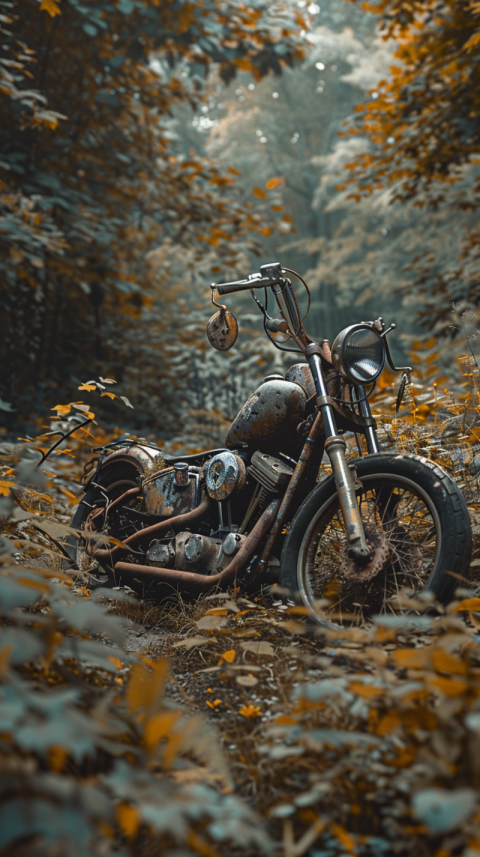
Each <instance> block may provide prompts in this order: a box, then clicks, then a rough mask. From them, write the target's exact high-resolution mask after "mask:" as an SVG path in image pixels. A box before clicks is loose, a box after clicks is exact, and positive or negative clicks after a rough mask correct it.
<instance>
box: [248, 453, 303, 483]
mask: <svg viewBox="0 0 480 857" xmlns="http://www.w3.org/2000/svg"><path fill="white" fill-rule="evenodd" d="M248 474H249V476H253V478H254V479H256V480H257V482H259V483H260V485H263V487H264V488H266V489H267V491H270V492H271V493H272V494H273V493H275V492H276V491H279V490H280V489H281V488H285V487H286V486H287V485H288V483H289V482H290V479H291V478H292V474H293V470H292V468H291V467H289V466H288V464H285V462H284V461H280V459H279V458H274V456H273V455H267V454H266V453H264V452H259V451H258V450H257V452H254V453H253V455H252V463H251V464H250V467H249V468H248Z"/></svg>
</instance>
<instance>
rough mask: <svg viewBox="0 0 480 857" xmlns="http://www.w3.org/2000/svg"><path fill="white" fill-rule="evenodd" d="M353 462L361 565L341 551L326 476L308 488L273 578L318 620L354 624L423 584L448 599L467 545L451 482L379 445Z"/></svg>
mask: <svg viewBox="0 0 480 857" xmlns="http://www.w3.org/2000/svg"><path fill="white" fill-rule="evenodd" d="M354 463H355V466H356V468H357V475H358V479H359V481H360V483H361V487H359V488H358V491H357V501H358V504H359V508H360V512H361V516H362V520H363V524H364V528H365V535H366V538H367V542H368V543H369V545H370V547H371V548H372V558H371V560H370V561H369V563H368V564H367V565H363V566H361V565H358V564H357V563H356V562H354V561H353V560H352V559H350V557H349V556H348V543H347V540H346V536H345V530H344V526H343V519H342V513H341V510H340V504H339V502H338V496H337V493H336V491H335V484H334V481H333V477H330V478H328V479H326V480H325V481H324V482H322V483H321V484H320V485H318V486H317V487H316V488H315V489H314V490H313V491H312V492H311V494H310V495H309V496H308V497H307V498H306V500H305V501H304V503H303V504H302V506H301V507H300V509H299V510H298V512H297V514H296V516H295V518H294V520H293V522H292V525H291V527H290V531H289V533H288V535H287V538H286V541H285V545H284V548H283V551H282V557H281V572H280V583H281V584H282V585H283V586H286V587H288V588H289V589H290V590H291V591H292V592H298V593H299V594H300V597H301V599H302V601H303V603H304V604H305V605H306V606H307V607H308V608H309V610H310V611H311V613H312V614H313V617H314V618H315V619H316V620H317V621H319V622H320V623H325V622H327V623H335V624H339V625H345V624H352V623H354V624H360V623H361V622H363V621H364V620H365V619H368V617H369V616H371V615H373V614H378V613H394V612H396V608H395V606H394V605H393V604H392V597H393V596H395V595H396V594H398V593H399V592H400V591H401V590H405V589H407V590H410V591H411V592H412V594H414V593H419V592H421V591H422V590H429V591H430V592H432V593H433V594H434V595H435V597H436V598H438V599H439V600H440V601H441V602H443V603H446V602H448V601H449V600H450V598H451V597H452V595H453V592H454V590H455V587H456V586H458V585H459V582H461V579H462V578H467V577H468V573H469V566H470V557H471V550H472V535H471V526H470V517H469V513H468V509H467V505H466V503H465V500H464V498H463V496H462V494H461V492H460V490H459V488H458V487H457V485H456V484H455V483H454V482H453V481H452V479H451V478H450V477H449V476H448V475H447V474H446V473H444V472H443V471H442V470H441V469H440V468H439V467H437V466H436V465H434V464H433V463H432V462H429V461H427V460H426V459H424V458H420V457H419V456H415V455H408V454H383V453H382V454H375V455H368V456H365V457H364V458H361V459H356V461H355V462H354ZM459 578H460V581H459Z"/></svg>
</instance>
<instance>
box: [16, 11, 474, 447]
mask: <svg viewBox="0 0 480 857" xmlns="http://www.w3.org/2000/svg"><path fill="white" fill-rule="evenodd" d="M461 5H462V10H463V11H462V10H460V9H459V4H455V3H452V2H445V3H441V4H430V3H427V4H426V6H425V4H404V3H402V2H399V0H397V2H382V3H379V4H377V5H373V6H372V5H370V6H369V4H365V3H364V4H355V3H351V2H346V0H328V2H325V0H324V2H323V3H322V5H321V6H320V5H318V4H317V3H316V2H312V3H310V4H309V5H308V4H307V3H306V2H305V0H298V2H293V0H292V2H290V3H286V4H282V5H280V6H269V7H267V6H266V5H264V4H263V2H261V0H257V2H255V3H252V4H250V6H248V7H243V6H238V4H235V3H234V4H233V5H229V3H228V2H224V3H221V4H219V3H217V2H214V1H213V0H212V1H211V2H209V3H208V2H205V3H204V4H203V6H199V5H196V4H194V3H191V2H189V1H188V0H186V2H181V0H176V2H174V3H169V4H166V5H165V4H163V3H162V2H160V0H156V2H154V0H152V2H151V3H144V2H139V0H118V2H113V0H109V2H107V1H106V0H105V2H100V3H98V2H96V3H93V2H92V3H89V2H85V3H83V2H79V0H78V2H77V0H62V2H59V0H42V2H40V3H39V2H37V0H27V2H22V3H21V4H20V3H16V2H6V0H2V3H1V12H2V18H1V27H2V43H3V47H2V54H1V58H0V76H1V78H0V80H1V86H0V92H1V99H2V108H1V109H2V119H1V124H0V170H1V185H0V206H1V217H0V278H1V286H2V306H3V309H2V328H3V333H2V337H1V342H0V349H1V359H2V364H3V367H4V368H3V372H2V376H1V379H0V396H1V399H2V405H1V411H0V419H1V423H2V425H3V427H4V429H3V430H4V431H7V432H8V433H9V434H12V433H13V434H15V433H18V431H21V432H23V433H25V432H29V433H32V431H33V429H34V427H35V425H36V423H37V422H38V419H39V418H40V416H41V414H44V413H45V412H47V411H48V410H49V409H50V408H52V407H53V406H54V405H55V404H56V402H57V401H63V400H67V401H69V400H71V399H72V398H73V394H74V391H75V390H76V388H77V387H78V384H79V383H80V382H81V381H85V380H87V379H88V378H90V377H97V376H98V375H99V374H100V375H103V376H107V377H111V378H114V379H115V380H116V381H117V382H119V384H120V388H121V393H122V394H123V395H125V396H127V397H128V398H129V400H130V401H131V402H132V404H133V406H134V410H132V411H129V412H128V414H129V415H128V420H127V417H126V415H125V412H124V411H122V413H121V415H120V411H119V410H118V408H117V407H116V405H115V403H111V402H110V401H109V400H108V404H107V405H105V406H104V409H103V418H104V419H105V420H106V421H107V422H108V423H110V424H114V423H115V422H117V423H118V422H119V421H121V420H122V419H123V421H124V422H125V421H126V420H127V422H128V423H129V427H131V428H133V429H136V430H138V431H139V432H140V433H142V432H143V433H145V432H148V433H153V434H155V435H156V436H157V437H158V438H162V437H171V436H172V432H173V433H175V431H176V429H177V427H178V419H179V417H180V416H181V415H183V416H184V415H185V414H186V413H188V412H192V411H193V412H197V411H200V410H202V409H204V410H205V409H206V410H207V411H208V412H209V413H211V412H212V410H215V411H218V412H219V413H221V414H222V415H223V416H224V417H227V418H228V417H232V416H233V415H234V413H235V412H236V410H237V408H238V406H239V404H240V403H241V401H242V400H244V398H245V397H246V395H247V394H248V393H249V392H251V390H252V389H253V388H254V385H255V382H256V379H257V378H258V377H261V376H262V375H264V374H265V373H266V371H267V370H270V369H271V368H273V367H274V368H277V369H278V368H280V366H281V364H280V363H279V362H278V361H279V360H281V358H280V357H279V356H278V354H273V353H272V351H273V349H272V348H271V346H270V345H269V344H268V343H267V342H266V341H264V338H263V334H262V333H261V328H260V319H259V317H258V316H255V315H254V314H253V305H250V304H249V302H248V301H249V299H248V298H244V297H242V298H239V297H238V296H236V297H235V300H234V301H233V300H232V299H231V300H230V308H231V309H236V310H238V313H237V314H238V315H239V316H240V324H241V335H240V338H239V340H238V343H237V345H236V347H235V349H234V350H233V351H232V352H230V353H229V354H228V355H225V354H222V355H220V356H219V355H218V354H216V353H212V350H211V349H209V348H207V343H206V339H205V335H204V326H205V323H206V321H207V320H208V318H209V316H210V289H209V284H210V282H211V281H212V280H217V281H221V280H222V279H232V278H234V277H237V276H243V275H245V274H247V273H249V272H250V271H253V270H256V269H257V266H258V264H259V263H261V262H265V261H271V260H277V259H278V260H280V261H281V262H282V263H283V264H284V265H286V266H288V267H291V268H293V269H295V270H298V271H299V272H300V273H302V274H303V275H304V276H306V278H307V280H308V282H309V284H310V285H311V287H312V297H313V303H312V310H311V315H310V319H309V328H310V330H311V331H312V332H313V334H314V335H315V334H316V335H318V336H320V337H324V336H328V337H329V338H330V339H332V338H333V337H334V335H335V334H336V332H338V330H339V329H340V328H341V327H342V326H344V325H345V324H346V323H348V322H353V321H358V320H361V319H362V318H370V317H375V316H376V315H378V314H382V315H383V316H384V317H385V318H386V320H387V321H389V322H390V321H391V320H393V319H394V320H395V321H396V323H397V325H398V327H399V331H398V333H399V335H396V336H395V343H394V350H395V349H396V355H397V356H398V357H400V356H401V355H402V350H403V351H404V350H405V349H408V347H409V342H410V341H411V339H412V338H413V337H414V336H416V335H418V334H422V335H423V334H425V335H428V336H430V335H431V333H432V332H433V333H434V334H435V336H437V337H443V338H444V340H445V343H444V344H449V348H448V349H447V350H445V348H443V349H442V354H443V360H444V363H445V366H446V367H447V369H448V370H449V372H450V374H453V375H455V372H456V371H457V370H456V367H455V363H454V360H453V355H454V353H455V352H456V346H455V342H456V340H458V336H456V334H457V333H458V329H459V328H461V327H462V324H461V314H462V312H463V311H464V310H465V309H466V308H468V307H473V308H475V307H476V304H477V293H478V285H477V281H478V278H477V274H476V257H477V252H476V247H477V237H478V236H477V233H476V231H475V230H476V228H477V227H476V207H477V186H476V184H475V182H476V179H477V172H478V168H477V167H476V166H475V147H476V140H477V136H478V120H477V113H478V95H477V92H476V87H475V80H476V78H477V75H478V71H477V62H478V60H477V42H476V32H477V30H476V28H477V26H478V18H477V14H478V10H477V9H476V6H475V4H470V6H468V11H467V6H465V9H464V8H463V7H464V4H461ZM417 6H418V10H419V14H420V19H421V22H422V26H423V30H422V29H421V28H420V29H419V27H418V26H416V29H415V28H413V29H412V30H410V29H409V27H410V23H411V20H412V14H413V11H412V10H413V9H414V7H415V8H416V7H417ZM424 7H425V8H424ZM374 12H376V13H377V14H373V13H374ZM415 40H416V41H415ZM432 45H433V48H432ZM395 51H397V53H398V56H397V58H394V57H393V55H394V53H395ZM402 52H403V53H402ZM398 57H400V59H399V58H398ZM395 63H396V64H397V65H395ZM392 69H393V70H392ZM280 72H281V73H280ZM433 100H434V101H435V105H436V106H435V107H434V108H432V103H433ZM362 105H364V107H363V108H362ZM452 302H455V306H456V313H454V314H453V315H452ZM469 332H470V333H471V334H472V341H473V338H474V337H475V324H474V323H473V324H472V323H470V327H469ZM460 339H461V343H460V345H459V348H460V350H463V351H464V350H465V346H466V343H465V341H464V336H461V337H460ZM452 342H453V347H452ZM440 368H442V367H440ZM104 402H105V399H104ZM197 416H198V415H197ZM198 418H200V417H199V416H198ZM192 419H193V422H195V420H196V419H197V417H195V415H194V416H193V418H192Z"/></svg>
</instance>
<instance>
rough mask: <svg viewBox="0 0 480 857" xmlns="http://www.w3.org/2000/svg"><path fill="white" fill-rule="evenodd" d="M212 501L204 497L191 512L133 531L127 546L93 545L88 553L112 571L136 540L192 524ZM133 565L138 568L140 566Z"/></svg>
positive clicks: (88, 549) (206, 510)
mask: <svg viewBox="0 0 480 857" xmlns="http://www.w3.org/2000/svg"><path fill="white" fill-rule="evenodd" d="M132 490H133V489H132ZM210 502H211V501H210V497H204V498H203V500H202V502H201V503H200V505H199V506H197V508H196V509H192V511H190V512H185V514H183V515H176V516H175V517H174V518H167V519H166V520H165V521H159V522H158V524H152V526H151V527H145V529H144V530H137V532H136V533H133V534H132V535H131V536H128V538H126V539H124V542H123V544H124V545H125V546H126V547H125V548H121V547H120V546H119V545H115V546H114V547H113V548H112V549H111V550H107V549H105V548H99V549H98V550H95V546H94V545H92V546H87V553H89V554H90V556H92V557H93V558H94V559H96V560H98V562H99V563H100V565H102V566H103V565H105V564H106V565H108V566H109V569H108V570H109V572H110V573H111V572H112V569H113V567H114V562H115V557H116V558H118V556H119V555H120V554H122V553H126V552H128V548H130V547H133V545H134V544H135V542H137V541H139V540H140V539H141V540H143V539H151V538H152V537H153V536H156V537H158V536H159V535H161V534H162V532H163V531H164V530H167V531H168V530H170V529H172V528H174V527H179V528H182V527H189V526H191V525H192V524H193V523H194V522H195V521H196V520H197V518H201V517H202V515H204V514H205V513H206V512H208V509H209V507H210ZM112 505H113V504H112ZM133 567H134V568H137V567H139V566H133ZM142 567H143V566H142Z"/></svg>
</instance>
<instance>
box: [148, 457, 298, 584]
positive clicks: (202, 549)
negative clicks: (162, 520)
mask: <svg viewBox="0 0 480 857" xmlns="http://www.w3.org/2000/svg"><path fill="white" fill-rule="evenodd" d="M292 473H293V469H292V468H291V467H289V466H288V465H287V464H286V463H285V462H283V461H281V460H280V459H278V458H275V457H274V456H272V455H267V454H266V453H263V452H260V451H257V452H254V453H253V455H252V458H251V463H250V466H249V467H248V478H249V479H250V478H251V479H253V480H255V482H256V483H257V488H256V490H255V491H254V492H253V495H252V499H251V501H250V505H249V507H248V510H247V513H246V515H245V517H244V520H243V521H242V522H240V521H238V522H237V523H238V524H240V523H241V524H242V526H241V527H240V529H241V530H242V531H243V530H245V529H247V526H248V523H249V521H250V519H251V517H252V515H253V513H254V511H255V509H256V508H258V509H263V508H264V507H265V504H266V503H267V502H269V498H270V497H271V496H272V495H273V494H276V493H278V492H279V491H282V490H284V489H285V487H286V486H287V485H288V483H289V481H290V479H291V476H292ZM246 479H247V468H246V467H245V464H244V462H243V460H242V459H241V458H240V457H239V456H238V455H235V454H234V453H233V452H229V451H226V450H225V451H224V452H220V453H217V454H216V455H214V456H213V457H212V458H211V459H210V460H209V461H207V462H206V464H205V465H204V466H203V468H202V469H201V468H200V467H195V466H192V465H187V464H182V463H178V464H175V465H174V466H173V467H169V468H165V469H164V470H162V471H160V472H157V473H156V474H153V475H152V476H150V477H148V478H147V479H146V480H145V482H144V484H143V489H144V497H145V506H146V509H147V511H148V512H149V514H156V515H162V516H164V517H170V516H174V515H180V514H184V513H185V512H188V511H190V510H191V509H195V508H196V507H197V506H198V504H199V502H200V498H201V489H202V485H203V480H205V483H204V484H205V488H206V490H207V494H208V495H209V496H210V497H211V498H212V500H215V501H216V502H217V503H219V505H220V504H221V501H223V500H227V499H228V498H230V497H231V496H232V495H233V494H234V493H237V492H239V491H240V490H241V489H242V488H243V486H244V485H245V482H246ZM231 529H232V531H231V532H228V528H227V529H225V528H224V529H223V532H222V527H220V529H219V530H218V532H213V531H212V533H213V534H212V535H209V536H207V535H204V534H200V533H191V532H181V533H178V534H177V535H176V536H175V537H174V538H170V539H169V540H162V541H154V542H152V544H151V545H150V547H149V549H148V551H147V555H146V559H147V563H148V564H149V565H152V566H157V567H158V568H175V569H177V570H179V571H191V572H196V573H200V574H216V573H217V572H219V571H222V570H223V569H224V568H226V567H227V565H229V563H230V562H231V561H232V559H233V557H234V556H235V554H236V553H237V552H238V551H239V550H240V548H241V547H242V545H243V544H244V542H245V541H246V539H247V535H244V534H243V532H242V533H240V532H236V530H237V529H238V526H235V527H232V528H231Z"/></svg>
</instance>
